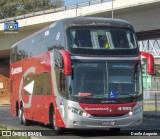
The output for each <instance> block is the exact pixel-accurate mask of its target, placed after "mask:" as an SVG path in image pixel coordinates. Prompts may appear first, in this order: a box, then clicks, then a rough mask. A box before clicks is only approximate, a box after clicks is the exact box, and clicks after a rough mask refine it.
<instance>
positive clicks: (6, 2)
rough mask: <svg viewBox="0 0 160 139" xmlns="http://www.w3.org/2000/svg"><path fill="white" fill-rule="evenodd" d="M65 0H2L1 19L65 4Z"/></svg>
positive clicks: (0, 5) (0, 6) (0, 3)
mask: <svg viewBox="0 0 160 139" xmlns="http://www.w3.org/2000/svg"><path fill="white" fill-rule="evenodd" d="M63 4H64V1H63V0H0V19H4V18H9V17H14V16H19V15H23V14H28V13H32V12H37V11H42V10H48V9H53V8H58V7H61V6H63Z"/></svg>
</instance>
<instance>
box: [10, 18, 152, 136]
mask: <svg viewBox="0 0 160 139" xmlns="http://www.w3.org/2000/svg"><path fill="white" fill-rule="evenodd" d="M141 54H142V55H143V56H145V57H147V59H148V61H149V64H148V73H149V74H153V73H154V62H153V57H152V55H150V54H148V53H141V52H140V51H139V48H138V44H137V40H136V35H135V32H134V29H133V26H132V25H131V24H130V23H128V22H127V21H123V20H120V19H105V18H91V17H76V18H68V19H62V20H59V21H57V22H55V23H53V24H51V25H50V26H48V27H46V28H44V29H42V30H40V31H38V32H36V33H34V34H33V35H30V36H29V37H27V38H25V39H23V40H21V41H20V42H18V43H16V44H14V45H13V46H12V50H11V66H10V78H11V85H12V87H11V97H10V98H11V100H10V101H11V105H10V112H11V113H12V115H14V116H18V117H19V120H20V123H21V124H24V125H29V124H30V123H31V122H32V121H38V122H41V123H44V124H51V125H53V127H54V130H55V131H56V132H57V133H59V132H60V131H61V130H62V129H63V128H73V129H106V128H108V129H110V130H115V131H119V130H120V128H122V127H130V126H138V125H140V124H141V123H142V119H143V90H142V75H141V62H140V57H141Z"/></svg>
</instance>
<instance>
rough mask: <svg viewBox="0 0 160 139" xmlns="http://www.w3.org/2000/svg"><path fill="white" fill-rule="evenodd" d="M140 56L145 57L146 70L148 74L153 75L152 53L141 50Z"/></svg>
mask: <svg viewBox="0 0 160 139" xmlns="http://www.w3.org/2000/svg"><path fill="white" fill-rule="evenodd" d="M141 56H143V57H145V58H146V60H147V65H148V66H147V72H148V74H149V75H153V74H155V73H154V58H153V55H151V54H149V53H147V52H141Z"/></svg>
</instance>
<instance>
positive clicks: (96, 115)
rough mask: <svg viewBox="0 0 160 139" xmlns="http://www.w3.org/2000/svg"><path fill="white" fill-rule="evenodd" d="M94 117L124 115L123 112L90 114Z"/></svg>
mask: <svg viewBox="0 0 160 139" xmlns="http://www.w3.org/2000/svg"><path fill="white" fill-rule="evenodd" d="M91 115H92V116H94V117H119V116H124V114H91Z"/></svg>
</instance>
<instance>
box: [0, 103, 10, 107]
mask: <svg viewBox="0 0 160 139" xmlns="http://www.w3.org/2000/svg"><path fill="white" fill-rule="evenodd" d="M2 106H3V107H7V106H10V104H0V107H2Z"/></svg>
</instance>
